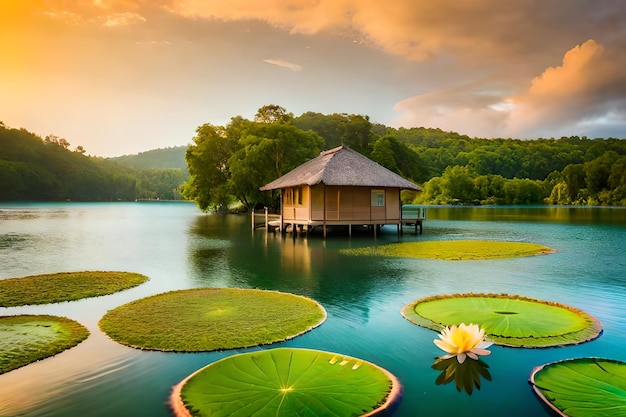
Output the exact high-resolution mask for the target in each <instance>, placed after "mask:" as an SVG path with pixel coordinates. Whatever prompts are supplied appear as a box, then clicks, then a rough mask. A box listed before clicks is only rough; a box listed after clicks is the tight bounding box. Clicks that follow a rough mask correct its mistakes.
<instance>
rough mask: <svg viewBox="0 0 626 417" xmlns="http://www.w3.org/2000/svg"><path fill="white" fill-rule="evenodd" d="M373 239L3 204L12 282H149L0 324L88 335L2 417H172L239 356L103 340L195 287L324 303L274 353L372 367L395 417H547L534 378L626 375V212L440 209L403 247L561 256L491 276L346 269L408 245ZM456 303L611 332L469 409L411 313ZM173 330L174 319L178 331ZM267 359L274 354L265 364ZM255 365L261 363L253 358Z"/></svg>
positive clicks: (207, 218)
mask: <svg viewBox="0 0 626 417" xmlns="http://www.w3.org/2000/svg"><path fill="white" fill-rule="evenodd" d="M385 229H386V228H383V230H382V233H381V234H380V235H379V236H378V238H377V239H376V240H374V238H373V237H371V236H353V237H352V238H349V237H348V236H343V235H335V236H332V235H330V236H329V238H328V239H327V240H325V241H324V240H323V239H322V238H321V237H320V236H311V237H309V238H308V239H305V238H298V239H296V240H294V239H292V238H291V237H287V238H282V237H281V236H280V235H274V234H271V233H270V234H266V233H265V232H264V231H263V230H257V231H256V232H255V233H252V232H251V227H250V219H249V217H248V216H235V215H228V216H220V215H206V214H203V213H201V212H199V211H198V209H197V208H196V207H195V206H194V205H192V204H189V203H108V204H97V203H94V204H79V203H68V204H0V279H3V278H12V277H21V276H27V275H34V274H43V273H52V272H60V271H80V270H123V271H134V272H139V273H142V274H145V275H147V276H149V277H150V280H149V281H148V282H147V283H145V284H143V285H141V286H139V287H136V288H133V289H130V290H127V291H123V292H120V293H117V294H113V295H108V296H104V297H97V298H91V299H85V300H80V301H72V302H64V303H59V304H52V305H43V306H25V307H15V308H0V315H13V314H54V315H63V316H66V317H70V318H72V319H74V320H77V321H79V322H80V323H82V324H83V325H85V326H87V327H88V328H89V330H90V331H91V335H90V337H89V338H88V339H87V340H86V341H84V342H83V343H81V344H80V345H78V346H76V347H74V348H72V349H70V350H68V351H66V352H63V353H61V354H59V355H57V356H55V357H53V358H48V359H45V360H42V361H40V362H37V363H34V364H31V365H28V366H26V367H23V368H20V369H17V370H14V371H11V372H9V373H6V374H4V375H0V416H3V417H4V416H37V417H42V416H64V417H68V416H115V417H122V416H157V417H158V416H168V415H169V410H168V407H167V398H168V395H169V393H170V390H171V387H172V386H173V385H175V384H176V383H178V382H179V381H180V380H182V379H183V378H184V377H186V376H187V375H188V374H190V373H192V372H194V371H195V370H197V369H199V368H201V367H203V366H205V365H207V364H209V363H211V362H214V361H216V360H218V359H221V358H224V357H226V356H228V355H231V354H233V353H241V352H247V351H251V350H254V349H241V350H235V351H228V352H213V353H192V354H185V353H163V352H147V351H146V352H143V351H139V350H136V349H132V348H129V347H125V346H122V345H119V344H117V343H116V342H113V341H111V340H109V339H108V338H107V337H106V336H105V335H104V334H102V333H101V332H100V330H99V328H98V320H99V319H100V318H101V317H102V316H103V315H104V314H105V313H106V311H108V310H110V309H112V308H115V307H117V306H119V305H121V304H124V303H127V302H130V301H132V300H135V299H137V298H141V297H145V296H148V295H152V294H157V293H161V292H165V291H170V290H176V289H185V288H195V287H240V288H261V289H273V290H279V291H285V292H292V293H295V294H301V295H305V296H308V297H312V298H314V299H316V300H317V301H318V302H320V303H321V304H322V305H323V306H324V307H325V309H326V310H327V312H328V319H327V321H326V322H325V323H324V324H323V325H321V326H320V327H318V328H316V329H314V330H313V331H311V332H309V333H307V334H304V335H302V336H300V337H297V338H296V339H293V340H291V341H288V342H284V343H278V344H275V345H272V346H271V347H281V346H290V347H305V348H312V349H321V350H327V351H332V352H338V353H343V354H346V355H350V356H355V357H359V358H362V359H365V360H368V361H371V362H374V363H376V364H378V365H380V366H382V367H384V368H386V369H388V370H389V371H390V372H392V373H394V374H395V375H396V376H397V377H398V378H399V379H400V380H401V382H402V384H403V386H404V397H403V399H402V402H401V403H400V405H399V407H398V408H397V410H396V412H395V414H394V416H398V417H399V416H407V417H408V416H431V415H437V416H453V415H454V416H456V415H458V414H461V413H462V414H464V415H481V416H502V415H507V416H542V415H545V416H548V415H550V414H548V412H547V411H546V410H545V409H544V408H543V406H542V405H541V403H540V402H539V401H538V400H537V398H536V397H535V396H534V394H533V393H532V390H531V388H530V386H529V384H528V377H529V374H530V372H531V370H532V369H533V367H535V366H537V365H541V364H544V363H547V362H552V361H555V360H560V359H566V358H574V357H582V356H594V357H603V358H611V359H618V360H622V361H626V350H624V346H626V289H625V288H626V256H624V248H625V243H626V210H623V209H598V208H484V207H481V208H430V209H429V212H428V220H427V221H426V222H425V230H424V234H423V235H421V236H415V235H413V234H411V233H410V232H409V229H406V231H407V233H406V234H405V235H404V236H403V237H402V238H401V240H402V241H414V240H420V241H426V240H441V239H495V240H507V241H521V242H534V243H539V244H542V245H546V246H549V247H552V248H554V249H556V250H557V252H556V253H553V254H550V255H544V256H535V257H528V258H519V259H505V260H492V261H452V262H446V261H435V260H424V259H387V258H363V257H348V256H344V255H341V254H340V253H339V250H340V249H342V248H348V247H361V246H370V245H380V244H385V243H392V242H397V241H398V236H397V234H396V231H395V228H389V229H388V230H385ZM457 292H494V293H509V294H521V295H525V296H530V297H536V298H541V299H545V300H551V301H557V302H560V303H564V304H569V305H572V306H574V307H577V308H580V309H583V310H585V311H587V312H589V313H591V314H593V315H595V316H596V317H597V318H598V319H599V320H600V321H601V322H602V324H603V328H604V332H603V334H602V335H601V336H600V337H599V338H598V339H596V340H594V341H592V342H589V343H584V344H581V345H578V346H570V347H561V348H550V349H515V348H506V347H500V346H492V348H491V351H492V354H491V356H489V357H487V358H486V359H485V362H486V363H487V364H488V365H489V371H490V373H491V376H492V381H484V380H483V384H482V387H481V389H480V390H479V391H478V390H477V391H474V392H473V393H472V395H468V394H467V393H465V392H457V390H456V388H455V387H454V384H448V385H436V384H435V379H436V378H437V376H438V374H439V372H438V371H435V370H433V369H431V365H432V363H433V360H434V358H435V357H437V356H439V355H441V354H442V352H441V351H439V349H438V348H437V347H436V346H435V345H434V344H433V339H434V338H436V336H437V334H436V333H435V332H433V331H431V330H427V329H423V328H420V327H418V326H415V325H413V324H411V323H409V322H408V321H406V320H405V319H403V318H402V316H401V315H400V309H401V308H402V307H403V306H404V305H405V304H408V303H410V302H411V301H413V300H416V299H418V298H421V297H425V296H429V295H435V294H444V293H457ZM172 321H173V322H175V321H176V317H172ZM267 348H270V347H267V346H266V347H264V349H267ZM256 349H258V348H256Z"/></svg>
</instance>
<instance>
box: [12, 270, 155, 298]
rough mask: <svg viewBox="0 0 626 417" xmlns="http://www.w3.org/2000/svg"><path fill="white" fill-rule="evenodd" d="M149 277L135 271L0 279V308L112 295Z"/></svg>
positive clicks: (83, 272) (55, 274) (73, 273)
mask: <svg viewBox="0 0 626 417" xmlns="http://www.w3.org/2000/svg"><path fill="white" fill-rule="evenodd" d="M147 280H148V277H146V276H145V275H141V274H136V273H134V272H117V271H80V272H59V273H54V274H44V275H31V276H28V277H23V278H9V279H3V280H0V307H14V306H23V305H32V304H48V303H59V302H61V301H72V300H79V299H81V298H87V297H97V296H101V295H107V294H113V293H115V292H118V291H122V290H125V289H128V288H132V287H136V286H137V285H139V284H142V283H144V282H146V281H147Z"/></svg>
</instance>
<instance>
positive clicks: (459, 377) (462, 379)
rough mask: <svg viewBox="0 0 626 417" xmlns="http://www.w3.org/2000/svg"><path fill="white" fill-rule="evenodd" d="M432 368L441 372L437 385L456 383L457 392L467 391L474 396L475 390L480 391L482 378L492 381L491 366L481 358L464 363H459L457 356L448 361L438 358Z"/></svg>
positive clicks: (436, 381)
mask: <svg viewBox="0 0 626 417" xmlns="http://www.w3.org/2000/svg"><path fill="white" fill-rule="evenodd" d="M431 368H433V369H435V370H437V371H441V373H440V374H439V376H437V379H436V380H435V384H437V385H445V384H449V383H450V382H453V381H454V385H455V386H456V390H457V391H459V392H461V391H465V392H466V393H468V394H469V395H472V392H474V388H475V389H477V390H480V386H481V377H482V378H484V379H485V380H487V381H491V373H489V370H488V368H489V365H487V363H486V362H485V361H483V360H482V359H480V358H478V359H477V360H474V359H467V360H465V361H464V362H463V363H459V361H458V360H457V358H456V356H455V357H452V358H447V359H442V358H437V359H436V360H435V362H434V363H433V364H432V366H431Z"/></svg>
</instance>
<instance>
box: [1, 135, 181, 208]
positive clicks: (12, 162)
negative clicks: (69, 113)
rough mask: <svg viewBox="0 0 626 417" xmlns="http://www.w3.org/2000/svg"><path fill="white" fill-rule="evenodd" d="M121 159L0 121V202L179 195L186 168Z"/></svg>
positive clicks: (166, 197) (113, 199) (147, 197)
mask: <svg viewBox="0 0 626 417" xmlns="http://www.w3.org/2000/svg"><path fill="white" fill-rule="evenodd" d="M182 154H183V155H184V148H183V153H182ZM122 158H123V157H122ZM131 159H132V158H131ZM140 159H146V158H145V157H144V158H140ZM148 159H149V158H148ZM124 163H125V162H124V161H120V162H119V163H117V162H115V159H105V158H99V157H93V156H87V155H85V150H84V148H83V147H82V146H77V147H76V148H75V149H74V150H70V144H69V142H68V141H67V140H65V139H63V138H59V137H57V136H54V135H48V136H46V137H45V138H44V139H42V138H41V137H39V136H37V135H36V134H34V133H31V132H28V131H27V130H25V129H11V128H8V127H7V126H5V125H4V124H2V123H0V179H1V180H0V201H67V200H71V201H132V200H137V199H161V200H173V199H179V200H180V199H182V196H181V188H182V184H183V183H185V182H186V181H187V179H188V178H189V174H188V173H187V171H186V170H183V169H181V168H169V167H166V166H162V165H161V166H159V165H157V166H154V165H153V166H152V167H145V168H135V167H133V166H132V164H131V165H128V164H126V165H125V164H124Z"/></svg>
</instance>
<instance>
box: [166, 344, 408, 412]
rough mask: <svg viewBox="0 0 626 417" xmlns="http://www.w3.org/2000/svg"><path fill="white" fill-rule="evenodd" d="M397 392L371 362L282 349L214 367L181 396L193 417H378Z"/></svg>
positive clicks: (387, 376)
mask: <svg viewBox="0 0 626 417" xmlns="http://www.w3.org/2000/svg"><path fill="white" fill-rule="evenodd" d="M175 391H176V390H175ZM398 393H399V383H398V381H397V379H396V378H395V377H393V375H391V374H390V373H389V372H387V371H385V370H383V369H382V368H380V367H378V366H376V365H373V364H371V363H368V362H365V361H363V360H360V359H356V358H352V357H349V356H344V355H340V354H336V353H331V352H324V351H319V350H310V349H293V348H281V349H269V350H265V351H260V352H251V353H243V354H239V355H234V356H230V357H227V358H225V359H222V360H220V361H217V362H214V363H212V364H210V365H208V366H207V367H205V368H203V369H201V370H200V371H198V372H196V373H195V374H193V375H192V376H191V377H190V378H189V379H188V380H186V381H183V386H182V387H181V388H180V394H179V395H180V400H182V401H181V402H182V403H183V404H184V407H185V408H187V409H188V410H189V411H190V412H192V413H193V415H211V416H303V415H306V416H310V417H315V416H318V417H322V416H330V415H332V416H357V415H374V414H377V412H378V411H382V410H383V409H385V408H387V407H388V405H389V404H390V403H392V402H393V401H394V400H397V398H395V395H397V394H398ZM176 400H177V399H176V398H174V401H176ZM303 405H305V406H304V410H306V412H304V411H303ZM369 413H371V414H369ZM177 415H182V414H181V413H177Z"/></svg>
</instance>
